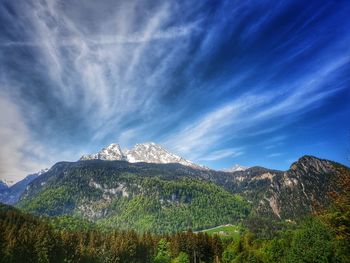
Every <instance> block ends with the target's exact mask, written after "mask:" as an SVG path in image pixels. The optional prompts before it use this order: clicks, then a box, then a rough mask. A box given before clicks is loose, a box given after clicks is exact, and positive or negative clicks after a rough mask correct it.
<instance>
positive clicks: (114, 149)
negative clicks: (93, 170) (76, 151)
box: [80, 143, 125, 161]
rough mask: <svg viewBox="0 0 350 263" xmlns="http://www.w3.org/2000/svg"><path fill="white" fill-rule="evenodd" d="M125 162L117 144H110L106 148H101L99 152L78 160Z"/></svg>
mask: <svg viewBox="0 0 350 263" xmlns="http://www.w3.org/2000/svg"><path fill="white" fill-rule="evenodd" d="M95 159H99V160H107V161H115V160H125V156H124V154H123V152H122V149H121V148H120V146H119V144H116V143H112V144H110V145H109V146H107V147H106V148H103V149H102V150H101V151H99V152H98V153H95V154H89V155H83V156H82V157H81V158H80V160H95Z"/></svg>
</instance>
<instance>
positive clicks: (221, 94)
mask: <svg viewBox="0 0 350 263" xmlns="http://www.w3.org/2000/svg"><path fill="white" fill-rule="evenodd" d="M349 14H350V2H349V1H333V0H332V1H320V0H317V1H295V0H293V1H232V0H231V1H194V0H193V1H164V0H162V1H153V0H152V1H115V0H113V1H93V0H85V1H72V0H67V1H53V0H48V1H47V0H38V1H36V0H29V1H20V2H18V1H9V0H4V1H1V3H0V95H1V96H0V140H1V147H0V148H1V149H0V177H1V178H6V179H9V180H18V179H20V178H22V177H23V176H25V175H26V174H28V173H30V172H35V171H36V170H39V169H41V168H45V167H48V166H51V165H52V164H54V163H55V162H57V161H61V160H70V161H73V160H76V159H78V158H79V157H80V155H82V154H83V153H91V152H96V151H97V150H99V149H100V148H102V147H104V146H106V145H107V144H110V143H112V142H118V143H119V144H120V145H121V146H122V147H131V146H133V145H134V144H135V143H140V142H147V141H154V142H156V143H159V144H161V145H163V146H164V147H165V148H167V149H169V150H170V151H173V152H175V153H177V154H179V155H181V156H183V157H185V158H187V159H190V160H192V161H195V162H198V163H201V164H204V165H207V166H209V167H212V168H223V167H230V166H232V165H233V164H235V163H240V164H242V165H246V166H253V165H261V166H266V167H270V168H276V169H287V168H288V167H289V165H290V164H291V163H292V162H293V161H295V160H296V159H297V158H299V157H300V156H302V155H304V154H311V155H316V156H319V157H321V158H327V159H331V160H335V161H339V162H341V163H344V164H347V165H349V155H350V149H349V148H350V145H349V144H350V121H349V116H350V103H349V101H350V19H349Z"/></svg>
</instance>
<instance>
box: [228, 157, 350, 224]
mask: <svg viewBox="0 0 350 263" xmlns="http://www.w3.org/2000/svg"><path fill="white" fill-rule="evenodd" d="M344 171H347V172H344ZM348 172H349V168H348V167H345V166H343V165H341V164H339V163H336V162H332V161H329V160H323V159H319V158H316V157H313V156H303V157H301V158H300V159H299V160H297V161H296V162H294V163H293V164H292V165H291V166H290V168H289V169H288V170H287V171H278V170H271V169H266V168H263V167H252V168H249V169H247V170H245V171H241V172H236V173H234V178H233V181H234V184H233V186H234V187H233V188H232V189H231V191H233V192H235V193H239V194H241V195H242V196H244V197H245V198H247V199H248V200H250V202H252V204H253V207H254V212H255V213H257V214H258V215H261V216H262V215H264V216H268V217H271V216H272V217H275V218H278V219H295V218H298V217H301V216H304V215H307V214H309V213H311V212H313V211H315V210H317V209H319V208H322V207H327V205H329V202H330V200H331V193H332V192H337V193H340V192H342V189H341V188H339V187H338V184H339V182H340V181H342V180H343V178H344V176H348ZM346 174H347V175H346Z"/></svg>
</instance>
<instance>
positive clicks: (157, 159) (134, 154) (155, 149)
mask: <svg viewBox="0 0 350 263" xmlns="http://www.w3.org/2000/svg"><path fill="white" fill-rule="evenodd" d="M80 160H108V161H128V162H130V163H138V162H145V163H179V164H182V165H185V166H189V167H193V168H198V169H206V168H205V167H203V166H200V165H197V164H195V163H193V162H191V161H188V160H186V159H184V158H182V157H180V156H177V155H175V154H173V153H170V152H169V151H167V150H166V149H164V148H163V147H161V146H160V145H158V144H155V143H153V142H150V143H141V144H136V145H135V146H134V147H133V148H132V149H131V150H128V149H126V150H124V151H122V150H121V148H120V146H119V145H118V144H115V143H113V144H111V145H109V146H108V147H106V148H103V149H102V150H101V151H99V152H98V153H96V154H91V155H83V156H82V157H81V158H80Z"/></svg>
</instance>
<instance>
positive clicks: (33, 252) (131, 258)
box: [0, 205, 221, 263]
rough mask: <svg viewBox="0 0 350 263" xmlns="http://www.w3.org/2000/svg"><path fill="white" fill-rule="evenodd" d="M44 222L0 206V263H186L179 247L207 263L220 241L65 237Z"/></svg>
mask: <svg viewBox="0 0 350 263" xmlns="http://www.w3.org/2000/svg"><path fill="white" fill-rule="evenodd" d="M45 221H46V219H45V220H44V221H43V220H42V219H38V218H36V217H33V216H31V215H29V214H25V213H22V212H20V211H17V210H14V209H12V208H10V207H7V206H2V205H0V263H3V262H4V263H15V262H29V263H30V262H33V263H34V262H54V263H55V262H57V263H58V262H74V263H75V262H91V263H92V262H96V263H97V262H128V263H151V262H159V263H161V262H168V263H170V262H171V260H172V259H174V260H177V261H175V262H188V261H184V260H185V259H186V257H185V255H186V254H185V255H184V253H181V251H178V250H177V248H178V244H179V243H180V242H181V243H182V242H183V243H184V244H186V247H188V248H189V249H190V250H191V252H192V253H194V254H195V255H197V256H196V258H197V259H198V260H199V259H200V260H202V262H207V263H209V262H211V259H212V258H214V257H218V256H219V255H220V254H221V250H220V249H218V248H219V247H220V241H219V240H217V239H216V238H214V237H210V236H208V235H205V234H194V233H193V232H182V233H181V235H178V234H176V235H170V236H165V237H164V236H157V235H151V234H148V233H146V234H143V235H140V234H137V233H136V232H134V231H112V232H108V233H106V232H101V231H97V230H88V231H78V230H77V231H66V230H55V229H53V228H52V226H51V225H49V224H47V223H46V222H45ZM218 242H219V243H218ZM172 251H174V252H176V255H177V256H175V255H174V256H173V254H172ZM204 252H205V253H204ZM179 260H180V261H179ZM197 262H199V261H197ZM191 263H193V262H191Z"/></svg>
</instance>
